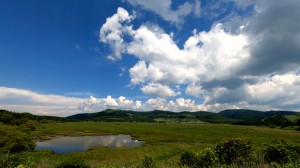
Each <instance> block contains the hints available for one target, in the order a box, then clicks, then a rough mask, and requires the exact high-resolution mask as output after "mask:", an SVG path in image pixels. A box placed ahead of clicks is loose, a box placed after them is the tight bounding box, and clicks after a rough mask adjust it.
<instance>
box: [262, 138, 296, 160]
mask: <svg viewBox="0 0 300 168" xmlns="http://www.w3.org/2000/svg"><path fill="white" fill-rule="evenodd" d="M264 160H265V162H267V163H272V162H275V163H279V164H286V163H289V162H295V161H298V160H300V145H296V144H289V143H287V142H285V141H284V140H276V141H274V142H273V143H271V144H268V145H267V147H266V149H265V155H264Z"/></svg>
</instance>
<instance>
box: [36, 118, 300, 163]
mask: <svg viewBox="0 0 300 168" xmlns="http://www.w3.org/2000/svg"><path fill="white" fill-rule="evenodd" d="M112 134H129V135H131V136H133V137H134V138H135V139H137V140H141V141H145V142H146V143H145V145H143V146H142V147H135V148H128V147H122V148H108V147H96V148H93V149H91V150H89V151H86V152H74V153H69V154H61V155H58V154H52V153H51V152H49V151H35V152H33V153H32V154H31V155H32V157H33V158H34V161H35V162H36V163H37V164H36V165H38V167H47V166H50V167H51V166H54V165H57V164H58V163H60V162H61V161H63V160H66V159H81V160H84V161H85V162H86V163H88V164H89V165H93V167H102V166H108V165H110V166H120V167H122V166H124V167H136V165H137V164H138V163H139V162H140V161H141V159H142V158H143V157H144V156H152V157H154V158H155V159H156V160H157V162H158V164H159V166H160V167H176V166H177V165H178V161H179V157H180V155H181V153H182V152H183V151H185V150H191V151H198V150H201V149H204V148H207V147H212V148H213V147H214V146H215V145H216V144H217V143H219V142H222V141H225V140H226V139H228V138H242V139H246V140H250V141H251V142H252V145H253V146H254V147H255V148H256V149H257V151H261V150H263V149H264V147H265V144H266V143H269V142H271V141H272V140H274V139H285V140H287V141H288V142H293V143H300V132H299V131H298V132H297V131H293V130H283V129H272V128H267V127H255V126H233V125H224V124H183V123H181V124H180V123H101V122H70V123H55V124H42V125H41V127H40V128H39V129H38V130H37V131H35V135H36V136H40V137H41V138H45V137H47V136H48V135H71V136H77V135H79V136H80V135H112Z"/></svg>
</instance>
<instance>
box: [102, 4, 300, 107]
mask: <svg viewBox="0 0 300 168" xmlns="http://www.w3.org/2000/svg"><path fill="white" fill-rule="evenodd" d="M129 2H130V3H131V4H133V5H140V6H143V7H144V8H145V9H147V10H153V12H155V13H158V14H160V15H161V16H162V17H164V14H162V13H159V12H158V11H155V10H154V7H153V6H152V5H153V4H150V3H148V2H147V3H146V2H144V1H140V2H137V1H134V0H129ZM225 2H226V3H228V2H233V3H234V4H235V5H236V7H237V8H238V9H243V10H245V11H246V9H247V10H252V11H251V12H249V11H248V12H241V13H240V15H239V13H236V12H235V13H230V14H228V16H224V18H222V19H221V20H220V21H222V22H223V23H220V22H218V21H217V20H216V22H215V24H213V26H212V27H211V29H210V30H209V31H200V32H199V31H198V30H196V29H195V30H194V31H193V33H192V34H191V35H190V37H188V38H187V39H186V40H185V42H184V45H183V47H181V46H180V45H178V44H177V41H176V40H174V39H173V33H169V34H168V33H166V32H164V30H163V28H162V27H159V26H158V25H155V24H152V25H151V24H149V23H147V24H141V25H140V27H137V28H133V25H132V23H131V21H132V20H130V21H128V22H126V24H122V23H121V22H122V20H119V21H118V22H119V23H120V24H121V25H122V26H120V27H119V28H118V31H119V32H122V33H121V34H122V36H120V39H121V42H122V43H123V46H124V48H123V50H121V51H122V54H120V55H117V56H116V58H115V59H121V58H122V55H128V54H129V55H132V56H134V57H136V58H137V59H138V62H137V63H136V64H135V65H134V66H133V67H131V68H130V69H129V73H130V78H131V80H130V84H131V85H132V86H136V87H140V89H141V91H142V92H143V93H145V94H148V95H151V96H155V97H158V98H157V99H153V100H152V102H158V101H159V102H160V105H159V106H158V107H160V108H162V107H163V108H166V107H168V104H172V103H170V102H169V101H167V103H166V98H169V97H179V96H183V97H185V96H193V97H195V98H203V99H204V101H203V104H201V105H202V107H201V108H202V109H210V110H213V109H220V108H226V107H227V108H250V107H255V109H295V110H299V107H298V105H297V104H299V103H300V100H299V99H298V97H300V94H299V93H297V92H296V90H297V89H298V86H299V84H298V83H299V82H298V78H299V76H298V74H299V67H298V66H297V65H299V63H300V62H299V61H300V60H299V58H300V57H299V55H300V46H299V44H300V28H299V24H298V22H296V21H297V18H299V17H300V12H299V10H298V9H299V7H300V3H299V2H298V1H296V0H291V1H279V0H275V1H270V0H262V1H251V2H250V1H249V2H247V3H242V2H240V1H235V0H234V1H220V3H225ZM195 3H196V2H195ZM169 6H170V1H168V4H167V5H162V7H164V8H166V9H169V8H170V7H169ZM120 10H122V11H125V12H124V13H126V15H128V16H130V18H134V14H129V12H128V11H126V10H125V9H123V8H119V9H118V12H117V13H116V14H115V15H114V16H112V17H111V18H113V17H116V16H118V17H116V18H120V16H119V15H122V13H120V12H119V11H120ZM161 11H163V10H161ZM224 13H225V12H224ZM165 20H167V19H166V18H165ZM169 21H171V22H172V20H169ZM109 22H110V18H108V20H107V22H106V23H105V24H110V23H109ZM135 27H136V26H135ZM103 29H104V28H103V27H101V29H100V32H102V31H103ZM106 30H107V29H106ZM107 31H109V32H113V31H114V29H112V30H107ZM108 36H109V35H105V36H100V40H101V41H105V39H106V38H107V37H108ZM125 36H126V37H127V39H126V40H125V38H124V37H125ZM128 36H129V37H130V38H128ZM107 44H108V45H114V44H113V43H107ZM117 44H118V42H117ZM178 88H181V89H178ZM162 100H164V101H162ZM172 102H173V101H172ZM175 102H177V100H176V101H174V102H173V103H175ZM157 104H159V103H157ZM175 104H176V103H175ZM158 107H157V108H158ZM168 109H170V108H168Z"/></svg>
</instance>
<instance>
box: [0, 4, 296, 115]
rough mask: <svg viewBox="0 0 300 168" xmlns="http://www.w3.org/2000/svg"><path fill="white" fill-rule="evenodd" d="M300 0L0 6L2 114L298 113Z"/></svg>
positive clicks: (0, 106) (0, 99) (0, 98)
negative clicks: (155, 111) (139, 112)
mask: <svg viewBox="0 0 300 168" xmlns="http://www.w3.org/2000/svg"><path fill="white" fill-rule="evenodd" d="M299 9H300V1H299V0H285V1H282V0H215V1H210V0H186V1H184V0H181V1H179V0H164V1H161V0H151V1H149V0H101V1H99V0H86V1H83V0H43V1H40V0H27V1H23V0H10V1H1V2H0V62H1V66H0V109H6V110H10V111H16V112H30V113H33V114H39V115H52V116H69V115H72V114H76V113H88V112H97V111H102V110H105V109H108V108H110V109H123V110H136V111H149V110H155V109H157V110H169V111H174V112H179V111H212V112H218V111H221V110H224V109H254V110H265V111H267V110H292V111H300V92H299V90H300V76H299V73H300V66H299V65H300V22H299V18H300V10H299Z"/></svg>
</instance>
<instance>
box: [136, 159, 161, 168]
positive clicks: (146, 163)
mask: <svg viewBox="0 0 300 168" xmlns="http://www.w3.org/2000/svg"><path fill="white" fill-rule="evenodd" d="M155 167H157V165H156V161H155V159H154V158H153V157H150V156H145V157H144V158H143V160H142V162H141V163H140V165H138V168H155Z"/></svg>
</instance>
